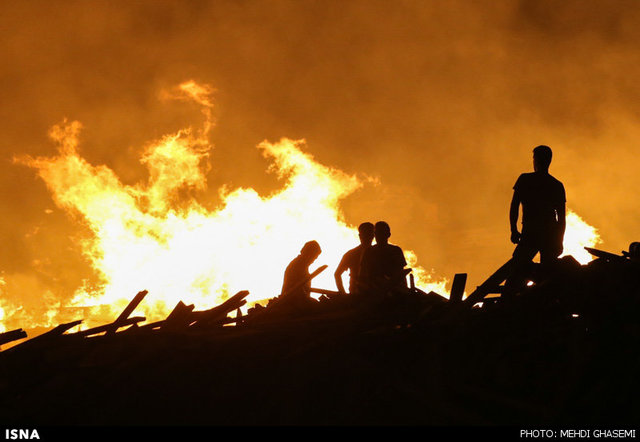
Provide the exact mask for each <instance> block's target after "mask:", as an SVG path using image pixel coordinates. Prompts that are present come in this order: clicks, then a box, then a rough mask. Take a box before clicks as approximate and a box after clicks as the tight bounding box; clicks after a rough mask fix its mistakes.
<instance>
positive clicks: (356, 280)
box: [333, 223, 374, 294]
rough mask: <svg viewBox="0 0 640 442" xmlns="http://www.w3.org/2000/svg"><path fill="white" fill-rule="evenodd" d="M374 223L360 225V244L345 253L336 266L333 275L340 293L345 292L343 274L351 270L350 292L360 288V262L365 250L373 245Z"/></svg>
mask: <svg viewBox="0 0 640 442" xmlns="http://www.w3.org/2000/svg"><path fill="white" fill-rule="evenodd" d="M373 229H374V226H373V224H372V223H362V224H360V226H358V236H360V245H358V246H357V247H354V248H353V249H351V250H349V251H348V252H347V253H345V254H344V256H343V257H342V260H341V261H340V264H338V267H337V268H336V271H335V273H334V274H333V276H334V277H335V280H336V287H338V291H339V292H340V293H345V290H344V284H343V283H342V274H343V273H344V272H346V271H347V270H349V293H351V294H353V293H356V292H358V291H359V290H360V262H361V261H362V255H363V254H364V251H365V250H366V249H368V248H369V247H371V243H372V242H373Z"/></svg>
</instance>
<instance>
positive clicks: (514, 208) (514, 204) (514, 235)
mask: <svg viewBox="0 0 640 442" xmlns="http://www.w3.org/2000/svg"><path fill="white" fill-rule="evenodd" d="M519 213H520V198H519V197H518V193H517V192H516V191H514V192H513V197H512V198H511V207H510V208H509V223H510V224H511V242H512V243H514V244H518V243H519V242H520V232H518V215H519Z"/></svg>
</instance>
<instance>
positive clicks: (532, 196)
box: [506, 146, 566, 295]
mask: <svg viewBox="0 0 640 442" xmlns="http://www.w3.org/2000/svg"><path fill="white" fill-rule="evenodd" d="M551 157H552V152H551V148H550V147H549V146H537V147H536V148H535V149H533V170H534V172H531V173H523V174H522V175H520V177H519V178H518V180H517V181H516V184H515V185H514V186H513V198H512V200H511V207H510V210H509V221H510V223H511V242H513V243H514V244H517V246H516V248H515V250H514V252H513V263H514V266H513V270H512V273H511V276H510V277H509V278H507V281H506V286H507V291H508V295H509V294H513V293H515V292H517V290H518V289H519V288H520V287H522V285H523V284H524V282H525V278H526V273H527V267H528V266H530V263H531V262H532V260H533V258H534V257H535V256H536V254H537V253H538V252H540V263H541V265H542V266H543V268H545V267H548V266H549V265H550V264H553V263H554V262H555V261H556V260H557V258H558V256H559V255H560V254H561V253H562V240H563V238H564V231H565V226H566V222H565V207H566V195H565V190H564V186H563V184H562V183H561V182H560V181H558V180H557V179H555V178H554V177H553V176H551V175H550V174H549V165H550V164H551ZM520 205H522V233H521V232H519V231H518V226H517V223H518V215H519V210H520Z"/></svg>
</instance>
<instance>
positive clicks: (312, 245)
mask: <svg viewBox="0 0 640 442" xmlns="http://www.w3.org/2000/svg"><path fill="white" fill-rule="evenodd" d="M320 253H322V249H321V248H320V244H318V242H317V241H309V242H307V243H305V245H304V246H302V249H301V250H300V255H302V257H303V258H304V260H305V261H306V262H308V263H309V264H311V263H312V262H313V261H315V260H316V259H317V258H318V256H320Z"/></svg>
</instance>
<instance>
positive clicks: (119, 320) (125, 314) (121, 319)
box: [107, 290, 149, 335]
mask: <svg viewBox="0 0 640 442" xmlns="http://www.w3.org/2000/svg"><path fill="white" fill-rule="evenodd" d="M147 293H149V292H148V291H146V290H142V291H141V292H138V293H137V294H136V296H134V298H133V299H132V300H131V302H130V303H129V304H128V305H127V306H126V307H125V309H124V310H123V311H122V313H120V316H118V318H117V319H116V320H115V321H113V322H112V323H111V327H110V328H109V329H107V334H108V335H112V334H114V333H115V332H116V330H117V329H118V328H119V327H122V326H121V325H119V324H121V323H123V322H124V321H125V320H126V319H127V318H128V317H129V315H130V314H131V312H133V311H134V310H135V308H136V307H137V306H138V304H140V302H141V301H142V300H143V299H144V297H145V296H147Z"/></svg>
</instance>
